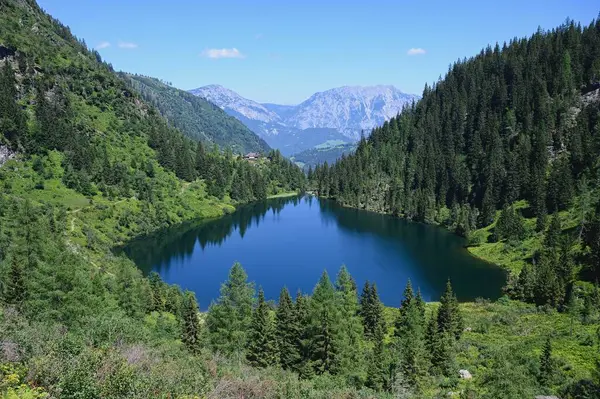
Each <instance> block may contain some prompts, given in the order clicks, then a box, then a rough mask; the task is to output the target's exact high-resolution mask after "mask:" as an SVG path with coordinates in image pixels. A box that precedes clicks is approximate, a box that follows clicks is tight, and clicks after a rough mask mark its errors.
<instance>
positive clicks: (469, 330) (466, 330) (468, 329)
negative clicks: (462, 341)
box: [464, 327, 473, 332]
mask: <svg viewBox="0 0 600 399" xmlns="http://www.w3.org/2000/svg"><path fill="white" fill-rule="evenodd" d="M464 331H465V332H471V331H473V329H472V328H471V327H467V328H465V330H464Z"/></svg>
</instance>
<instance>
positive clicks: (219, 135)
mask: <svg viewBox="0 0 600 399" xmlns="http://www.w3.org/2000/svg"><path fill="white" fill-rule="evenodd" d="M121 76H122V77H123V78H124V79H125V81H126V82H128V83H129V84H130V85H131V86H132V87H133V88H134V89H135V90H136V91H137V92H139V93H141V95H142V97H143V98H144V100H146V101H147V102H149V103H150V104H152V105H154V106H155V107H156V108H158V110H159V111H160V113H161V115H163V116H164V117H165V118H167V120H168V121H169V123H170V124H171V125H172V126H175V127H176V128H178V129H179V130H181V132H182V133H183V134H184V135H186V136H187V137H189V138H191V139H193V140H196V141H197V140H201V141H203V142H206V143H215V144H217V145H218V146H219V147H221V148H231V149H232V150H233V151H234V152H236V153H244V154H245V153H248V152H259V153H267V152H268V151H269V150H270V147H269V145H268V144H267V143H266V142H265V141H264V140H263V139H261V138H260V137H258V136H257V135H256V134H255V133H253V132H252V131H251V130H250V129H248V128H247V127H246V126H245V125H244V124H243V123H241V122H240V121H238V120H237V119H235V118H234V117H231V116H229V115H227V114H226V113H225V111H223V110H222V109H220V108H219V107H217V106H216V105H214V104H212V103H210V102H208V101H206V100H205V99H203V98H200V97H196V96H194V95H192V94H190V93H188V92H186V91H184V90H179V89H177V88H174V87H172V86H169V85H167V84H165V83H163V82H161V81H160V80H158V79H155V78H151V77H147V76H141V75H134V74H127V73H122V74H121Z"/></svg>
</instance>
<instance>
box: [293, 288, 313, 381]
mask: <svg viewBox="0 0 600 399" xmlns="http://www.w3.org/2000/svg"><path fill="white" fill-rule="evenodd" d="M294 316H295V319H296V320H297V323H298V327H299V333H298V339H297V340H296V345H297V351H298V353H299V355H300V359H299V363H298V365H296V366H295V370H296V371H297V372H298V374H299V375H300V377H302V378H306V379H308V378H311V377H312V376H313V375H314V373H315V371H314V368H313V364H312V359H311V356H312V352H311V346H310V345H311V340H312V335H311V333H312V329H311V325H310V321H311V319H310V300H309V298H308V297H307V296H304V295H303V294H302V292H300V291H298V292H297V293H296V306H295V308H294Z"/></svg>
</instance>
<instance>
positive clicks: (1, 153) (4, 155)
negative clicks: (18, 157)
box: [0, 145, 15, 166]
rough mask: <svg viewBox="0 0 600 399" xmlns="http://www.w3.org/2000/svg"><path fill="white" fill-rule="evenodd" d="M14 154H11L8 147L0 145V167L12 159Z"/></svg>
mask: <svg viewBox="0 0 600 399" xmlns="http://www.w3.org/2000/svg"><path fill="white" fill-rule="evenodd" d="M14 156H15V153H14V152H12V151H11V150H10V149H9V148H8V147H5V146H2V145H0V166H2V165H4V163H5V162H6V161H8V160H9V159H12V158H14Z"/></svg>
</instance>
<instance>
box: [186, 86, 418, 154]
mask: <svg viewBox="0 0 600 399" xmlns="http://www.w3.org/2000/svg"><path fill="white" fill-rule="evenodd" d="M190 93H192V94H194V95H196V96H199V97H202V98H205V99H207V100H208V101H210V102H212V103H214V104H216V105H217V106H219V107H220V108H221V109H223V110H224V111H225V112H227V113H228V114H229V115H232V116H234V117H236V118H237V119H239V120H240V121H241V122H242V123H244V124H245V125H246V126H248V128H250V129H251V130H252V131H253V132H255V133H256V134H258V135H259V136H260V137H262V138H263V139H264V140H265V141H266V142H267V143H268V144H269V145H270V146H271V147H273V148H278V149H279V150H280V151H281V152H282V153H283V154H284V155H292V154H296V153H299V152H301V151H304V150H307V149H310V148H313V147H315V146H316V145H319V144H321V143H324V142H326V141H332V140H333V141H342V142H345V143H351V142H354V141H356V140H358V139H359V138H360V134H361V131H364V133H365V135H368V134H369V133H370V132H371V129H373V128H374V127H376V126H378V125H381V124H383V122H385V121H386V120H389V119H390V118H392V117H393V116H395V115H396V114H397V113H398V112H399V111H400V110H401V109H402V108H403V107H404V106H405V105H408V104H410V103H412V102H413V101H416V100H418V99H419V98H420V97H419V96H417V95H414V94H406V93H403V92H402V91H400V90H398V89H397V88H395V87H394V86H367V87H361V86H344V87H339V88H335V89H331V90H327V91H324V92H320V93H315V94H313V95H312V96H311V97H310V98H309V99H307V100H306V101H304V102H302V103H301V104H298V105H279V104H261V103H258V102H256V101H252V100H249V99H247V98H244V97H242V96H240V95H239V94H237V93H236V92H234V91H232V90H229V89H226V88H224V87H223V86H220V85H209V86H203V87H200V88H197V89H194V90H190Z"/></svg>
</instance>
